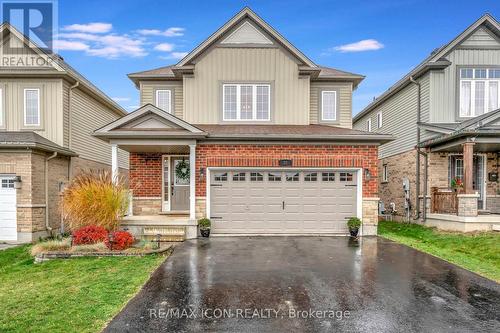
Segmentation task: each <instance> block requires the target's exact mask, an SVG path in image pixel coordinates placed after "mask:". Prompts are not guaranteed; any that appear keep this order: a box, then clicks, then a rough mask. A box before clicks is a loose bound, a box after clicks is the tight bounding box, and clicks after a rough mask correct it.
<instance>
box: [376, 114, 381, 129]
mask: <svg viewBox="0 0 500 333" xmlns="http://www.w3.org/2000/svg"><path fill="white" fill-rule="evenodd" d="M377 128H382V112H379V113H377Z"/></svg>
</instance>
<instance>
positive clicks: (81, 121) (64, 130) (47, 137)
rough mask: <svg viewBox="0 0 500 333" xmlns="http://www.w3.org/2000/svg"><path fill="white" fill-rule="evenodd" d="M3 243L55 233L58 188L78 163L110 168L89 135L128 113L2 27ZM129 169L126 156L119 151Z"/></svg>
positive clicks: (101, 146)
mask: <svg viewBox="0 0 500 333" xmlns="http://www.w3.org/2000/svg"><path fill="white" fill-rule="evenodd" d="M0 33H1V44H0V59H1V63H0V241H13V242H31V241H36V240H38V239H39V238H40V237H46V236H48V235H50V234H53V233H57V232H59V231H60V229H61V227H62V226H63V224H62V218H61V212H60V210H59V207H58V203H59V196H60V193H61V189H63V187H64V186H65V184H66V183H67V182H68V180H69V179H70V178H71V177H72V176H73V175H75V174H76V173H77V172H78V171H79V170H81V169H103V168H108V169H109V168H110V165H111V150H110V146H109V144H107V143H105V142H103V141H102V140H99V139H97V138H95V137H94V136H93V135H92V133H93V131H94V130H95V129H96V128H99V127H101V126H103V125H105V124H107V123H109V122H110V121H113V120H115V119H118V118H120V117H122V116H123V115H125V114H126V112H125V111H124V110H123V109H122V108H121V107H120V106H119V105H117V104H116V103H115V102H114V101H113V100H112V99H111V98H109V97H108V96H106V95H105V94H104V93H103V92H102V91H100V90H99V89H98V88H97V87H95V86H94V85H93V84H92V83H91V82H89V81H88V80H87V79H85V78H84V77H83V76H82V75H80V74H79V73H78V72H77V71H75V70H74V69H73V68H71V67H70V66H69V65H68V64H67V63H65V62H64V60H63V59H62V58H61V57H59V56H57V55H55V54H50V53H48V52H45V51H43V50H41V49H40V48H38V47H37V46H36V45H35V44H34V43H33V42H31V41H30V40H28V39H27V37H25V36H23V35H22V34H21V33H20V32H19V31H17V30H16V29H15V28H14V27H12V26H10V25H9V24H7V23H4V24H2V25H1V26H0ZM119 165H120V167H121V168H122V169H123V170H124V171H125V169H128V154H127V153H126V152H120V161H119Z"/></svg>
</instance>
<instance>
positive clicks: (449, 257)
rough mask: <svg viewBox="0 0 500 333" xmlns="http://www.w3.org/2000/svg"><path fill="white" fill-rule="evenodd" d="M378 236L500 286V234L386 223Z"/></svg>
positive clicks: (379, 228)
mask: <svg viewBox="0 0 500 333" xmlns="http://www.w3.org/2000/svg"><path fill="white" fill-rule="evenodd" d="M378 234H379V236H382V237H385V238H388V239H390V240H393V241H395V242H399V243H402V244H405V245H408V246H411V247H413V248H416V249H418V250H420V251H423V252H427V253H429V254H432V255H434V256H436V257H439V258H442V259H444V260H446V261H449V262H451V263H454V264H455V265H457V266H461V267H463V268H466V269H468V270H470V271H473V272H475V273H477V274H480V275H483V276H485V277H488V278H490V279H492V280H495V281H497V282H500V233H499V232H481V233H473V234H460V233H450V232H440V231H437V230H436V229H434V228H426V227H423V226H420V225H416V224H405V223H397V222H389V221H385V222H380V223H379V225H378Z"/></svg>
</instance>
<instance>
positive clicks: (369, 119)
mask: <svg viewBox="0 0 500 333" xmlns="http://www.w3.org/2000/svg"><path fill="white" fill-rule="evenodd" d="M366 130H367V131H368V132H371V131H372V119H371V118H368V120H367V121H366Z"/></svg>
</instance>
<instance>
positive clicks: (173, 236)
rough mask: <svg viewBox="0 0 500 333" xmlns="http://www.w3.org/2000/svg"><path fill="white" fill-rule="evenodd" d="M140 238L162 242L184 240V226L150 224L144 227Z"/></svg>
mask: <svg viewBox="0 0 500 333" xmlns="http://www.w3.org/2000/svg"><path fill="white" fill-rule="evenodd" d="M142 238H143V239H146V240H158V238H160V240H161V241H163V242H183V241H185V240H186V228H185V227H182V226H150V227H144V229H143V234H142Z"/></svg>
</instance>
